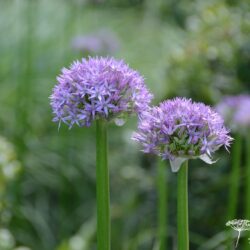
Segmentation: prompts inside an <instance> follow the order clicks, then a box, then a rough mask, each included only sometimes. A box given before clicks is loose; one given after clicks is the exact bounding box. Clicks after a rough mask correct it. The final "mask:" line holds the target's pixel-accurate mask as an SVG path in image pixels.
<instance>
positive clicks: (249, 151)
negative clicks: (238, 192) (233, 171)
mask: <svg viewBox="0 0 250 250" xmlns="http://www.w3.org/2000/svg"><path fill="white" fill-rule="evenodd" d="M245 153H246V197H245V201H246V219H247V220H250V133H248V135H247V139H246V152H245Z"/></svg>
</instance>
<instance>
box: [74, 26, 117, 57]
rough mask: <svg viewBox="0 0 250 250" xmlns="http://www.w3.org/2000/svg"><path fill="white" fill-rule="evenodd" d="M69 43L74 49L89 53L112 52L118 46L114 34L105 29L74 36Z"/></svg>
mask: <svg viewBox="0 0 250 250" xmlns="http://www.w3.org/2000/svg"><path fill="white" fill-rule="evenodd" d="M71 45H72V48H73V49H74V50H75V51H80V52H82V53H90V54H103V53H108V54H112V53H115V52H116V51H118V50H119V47H120V44H119V41H118V39H117V37H116V35H115V34H114V33H113V32H111V31H110V30H106V29H103V30H100V31H98V32H96V33H91V34H88V35H82V36H76V37H75V38H74V39H73V40H72V43H71Z"/></svg>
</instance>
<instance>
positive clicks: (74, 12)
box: [0, 0, 249, 250]
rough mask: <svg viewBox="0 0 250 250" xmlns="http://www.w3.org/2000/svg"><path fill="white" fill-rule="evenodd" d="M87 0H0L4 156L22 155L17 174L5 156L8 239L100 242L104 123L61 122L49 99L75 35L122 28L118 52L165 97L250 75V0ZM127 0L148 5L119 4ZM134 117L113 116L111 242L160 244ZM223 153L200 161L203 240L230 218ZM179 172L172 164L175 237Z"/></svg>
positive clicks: (148, 168)
mask: <svg viewBox="0 0 250 250" xmlns="http://www.w3.org/2000/svg"><path fill="white" fill-rule="evenodd" d="M83 2H86V1H79V0H75V1H61V0H53V1H50V0H43V1H28V0H20V1H4V0H0V4H1V8H0V32H1V34H3V35H2V36H1V39H0V52H1V60H0V82H1V83H0V134H1V135H3V136H4V137H5V138H7V139H8V141H10V142H11V143H12V144H13V145H14V147H15V150H14V149H13V146H10V147H9V146H8V148H9V149H8V150H9V151H8V150H7V151H4V149H2V145H4V143H5V142H6V140H5V139H4V143H3V142H2V140H0V158H1V153H2V152H4V153H3V154H2V155H3V157H5V158H6V157H7V159H11V161H12V163H13V162H16V163H17V162H18V163H17V166H18V167H17V171H14V172H16V173H17V175H15V177H14V178H7V176H6V174H5V175H3V173H5V170H4V171H3V169H4V168H5V167H4V168H3V167H2V165H1V159H2V158H1V159H0V179H1V180H0V187H1V191H0V196H1V202H0V204H1V205H2V204H3V203H4V204H5V205H4V210H1V218H0V224H1V225H4V230H7V231H8V233H7V234H8V235H12V236H8V237H9V239H11V240H10V242H14V244H13V243H6V244H10V245H7V247H9V249H8V250H12V249H13V248H14V247H16V246H23V245H25V246H28V247H29V248H30V249H33V250H55V249H56V250H78V249H79V248H80V247H81V250H83V249H84V248H85V249H88V250H92V249H95V248H96V235H95V234H96V226H95V213H96V203H95V202H96V198H95V197H96V190H95V128H76V127H75V128H73V129H72V130H68V129H67V128H66V127H64V126H62V127H61V128H60V129H59V131H58V127H57V125H56V124H53V123H52V121H51V119H52V115H51V110H50V106H49V99H48V97H49V95H50V94H51V89H52V87H53V86H54V84H55V81H56V79H55V77H56V75H58V74H59V71H60V68H62V67H64V66H67V65H69V63H71V62H72V61H73V60H75V59H77V58H76V55H75V53H73V51H72V49H71V46H70V42H71V40H72V38H73V37H74V36H76V35H81V34H88V33H90V32H94V31H97V30H100V28H105V27H108V28H109V29H110V30H113V31H114V32H115V33H116V34H117V36H118V38H119V40H120V41H121V50H120V51H119V52H117V54H116V55H115V56H116V57H117V58H123V59H124V60H125V61H126V62H128V63H129V64H130V65H131V67H133V68H135V69H137V70H139V71H140V72H141V73H142V74H143V75H144V76H145V78H146V83H147V84H148V87H149V88H150V90H151V91H152V92H153V93H154V94H155V97H156V98H155V103H157V102H158V100H160V99H162V98H164V97H166V96H174V95H186V96H192V97H194V98H195V99H196V100H199V101H200V100H205V101H206V102H210V103H211V102H214V101H215V100H217V99H218V98H219V96H220V95H221V94H222V93H230V92H238V91H240V90H241V89H245V88H246V86H247V85H246V83H249V80H248V79H249V71H248V70H247V68H248V65H249V53H248V52H249V43H248V41H247V32H248V31H249V21H248V19H249V18H246V17H247V16H249V12H248V10H247V8H246V4H247V0H244V1H240V3H238V4H232V5H229V4H227V3H226V2H221V1H219V2H218V1H217V2H216V3H215V2H210V1H196V2H192V3H190V1H186V0H180V1H166V2H165V1H157V6H156V5H154V4H153V2H154V1H144V2H143V1H136V0H135V1H125V0H124V1H116V2H115V1H112V0H110V1H106V3H105V4H100V5H95V4H94V5H93V4H90V5H88V4H87V5H84V4H83V5H82V4H81V3H83ZM120 2H121V4H120ZM142 2H143V3H142ZM79 3H80V4H79ZM137 3H138V4H137ZM134 4H135V5H134ZM125 5H126V6H130V7H134V6H143V8H114V6H120V7H121V6H125ZM173 5H174V10H175V11H174V10H173V9H172V6H173ZM103 6H105V8H103ZM111 6H112V8H111ZM158 8H159V9H158ZM172 10H173V11H172ZM157 15H164V18H160V17H159V16H157ZM161 17H162V16H161ZM176 20H177V22H176ZM180 24H181V25H182V27H184V28H185V29H183V28H181V27H180ZM77 57H78V59H79V58H80V56H77ZM166 68H167V74H166ZM135 127H136V119H135V118H134V119H133V118H132V119H130V120H129V121H128V122H127V123H126V124H125V125H124V126H123V127H115V126H113V125H111V124H110V126H109V135H110V138H109V152H110V181H111V214H112V229H111V231H112V249H119V250H120V249H121V250H151V249H153V248H154V246H156V245H157V243H156V242H155V237H156V234H157V232H156V223H157V222H156V221H157V219H156V203H157V197H156V190H155V189H156V187H155V181H156V166H155V159H154V158H152V157H151V156H144V155H142V153H141V152H140V151H139V149H138V148H137V147H136V146H135V144H133V143H132V142H131V140H130V138H131V134H132V131H133V130H134V129H135ZM7 144H8V145H10V144H9V143H8V142H7ZM9 155H10V157H9ZM220 158H221V160H220V161H219V163H218V164H219V165H220V167H219V166H214V167H211V168H209V167H206V168H205V167H204V168H203V167H200V166H197V165H200V164H201V163H200V161H199V164H198V163H197V165H196V163H194V164H193V163H191V164H190V165H191V166H190V182H191V183H192V185H190V193H191V194H192V195H191V197H190V204H193V205H192V210H191V213H190V216H191V219H190V221H191V222H192V223H191V225H190V227H191V228H192V230H193V232H190V240H191V241H192V242H191V244H192V245H191V246H192V247H193V249H196V248H197V246H199V245H201V244H203V243H204V242H206V240H208V238H209V237H211V236H212V235H213V234H215V232H219V231H221V230H223V229H224V224H225V218H224V214H225V207H224V204H225V201H226V195H225V193H226V192H227V186H226V185H227V183H228V175H227V171H228V170H227V166H228V165H229V164H228V155H227V156H226V157H225V156H223V155H222V156H221V155H220ZM16 163H15V164H16ZM192 164H193V165H192ZM19 167H20V168H21V171H19V170H18V168H19ZM7 173H8V171H7ZM169 176H170V175H169ZM175 182H176V176H175V175H171V178H169V183H168V185H169V190H170V193H169V211H170V214H169V239H168V242H169V246H170V249H171V248H172V246H173V244H175V243H173V242H174V241H175V235H176V229H175V225H176V221H175V218H176V214H175V202H174V201H175V196H176V190H175V186H176V185H175V184H176V183H175ZM6 204H8V205H6ZM204 215H206V216H204ZM201 220H202V223H200V221H201ZM7 231H5V232H7ZM195 232H196V233H195ZM7 234H6V235H7ZM201 235H202V236H201ZM4 237H5V236H4ZM0 243H2V241H0ZM1 247H2V246H1ZM1 247H0V249H2V248H3V247H2V248H1ZM21 249H22V248H18V250H21ZM24 249H25V248H23V249H22V250H24ZM4 250H5V249H4ZM15 250H17V249H15Z"/></svg>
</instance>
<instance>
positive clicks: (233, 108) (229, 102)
mask: <svg viewBox="0 0 250 250" xmlns="http://www.w3.org/2000/svg"><path fill="white" fill-rule="evenodd" d="M216 109H217V111H218V112H219V113H220V114H221V115H222V116H223V118H224V120H225V122H226V123H227V124H228V126H230V128H231V129H232V131H235V132H238V133H244V132H246V129H247V128H249V127H250V112H249V109H250V96H249V95H237V96H226V97H224V99H223V100H222V101H221V102H220V103H219V104H218V105H217V106H216Z"/></svg>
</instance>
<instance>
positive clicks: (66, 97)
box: [50, 57, 152, 128]
mask: <svg viewBox="0 0 250 250" xmlns="http://www.w3.org/2000/svg"><path fill="white" fill-rule="evenodd" d="M57 81H58V83H57V85H56V86H55V87H54V89H53V93H52V95H51V97H50V99H51V106H52V110H53V114H54V119H53V121H55V122H59V124H60V122H61V121H62V122H64V123H66V124H67V125H69V127H70V128H71V127H72V126H73V125H74V124H77V125H78V126H80V127H82V126H90V125H91V123H92V122H93V120H95V119H106V120H111V119H113V118H118V120H119V119H121V118H123V117H124V116H127V115H129V114H131V113H134V112H136V113H138V114H140V113H141V112H142V111H144V110H145V109H146V108H147V106H148V104H149V103H150V101H151V99H152V95H151V94H150V93H149V91H148V90H147V88H146V87H145V85H144V79H143V77H142V76H141V75H140V74H139V73H138V72H137V71H134V70H132V69H131V68H129V67H128V65H126V64H125V63H124V62H123V61H117V60H115V59H113V58H102V57H96V58H91V57H89V59H82V61H81V62H79V61H75V62H74V63H73V64H72V65H71V66H70V68H69V69H66V68H63V69H62V74H61V75H60V76H58V77H57Z"/></svg>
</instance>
